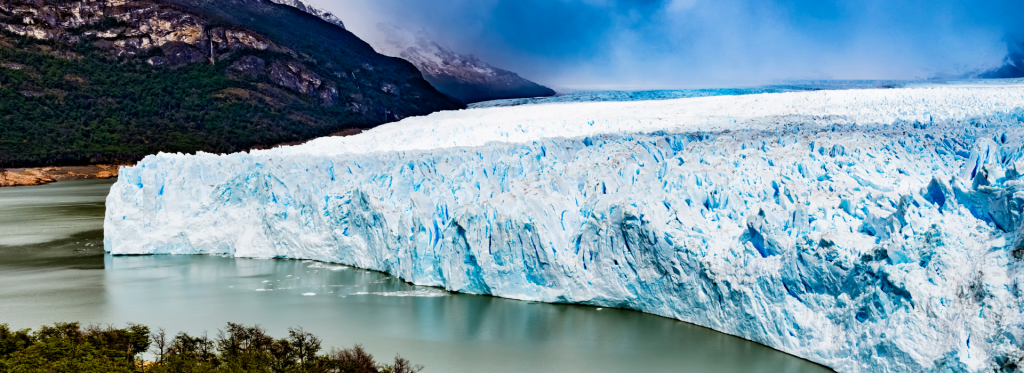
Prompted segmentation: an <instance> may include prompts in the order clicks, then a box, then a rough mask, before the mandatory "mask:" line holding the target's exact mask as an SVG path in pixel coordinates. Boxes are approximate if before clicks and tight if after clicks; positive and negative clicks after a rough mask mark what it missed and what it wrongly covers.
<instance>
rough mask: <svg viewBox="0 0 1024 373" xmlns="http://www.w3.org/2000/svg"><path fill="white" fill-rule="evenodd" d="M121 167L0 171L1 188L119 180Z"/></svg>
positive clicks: (72, 167)
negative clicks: (95, 180) (89, 180)
mask: <svg viewBox="0 0 1024 373" xmlns="http://www.w3.org/2000/svg"><path fill="white" fill-rule="evenodd" d="M120 167H121V165H109V164H98V165H89V166H67V167H31V168H11V169H7V170H4V171H0V187H15V186H33V185H46V184H51V183H56V182H60V181H69V180H88V179H113V178H117V175H118V172H119V169H120Z"/></svg>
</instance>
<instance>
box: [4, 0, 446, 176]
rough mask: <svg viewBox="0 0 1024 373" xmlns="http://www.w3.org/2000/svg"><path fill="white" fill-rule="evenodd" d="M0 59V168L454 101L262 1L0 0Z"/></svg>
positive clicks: (284, 133) (268, 135)
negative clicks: (1, 162) (0, 162)
mask: <svg viewBox="0 0 1024 373" xmlns="http://www.w3.org/2000/svg"><path fill="white" fill-rule="evenodd" d="M0 62H2V64H0V66H2V67H3V68H0V97H10V98H11V99H12V100H0V118H4V119H6V120H5V121H0V159H3V158H6V159H7V162H9V163H10V164H31V163H53V162H88V161H90V160H92V161H95V160H97V159H107V158H139V157H140V156H142V155H145V154H149V153H155V152H157V151H185V152H194V151H199V150H203V151H211V152H227V151H237V150H242V149H245V148H248V147H252V146H259V145H267V144H272V143H278V142H287V141H296V140H302V139H307V138H312V137H317V136H323V135H326V134H329V133H332V132H335V131H339V130H343V129H345V128H367V127H372V126H375V125H378V124H381V123H385V122H389V121H394V120H398V119H401V118H404V117H408V116H413V115H422V114H426V113H430V112H434V111H438V110H446V109H456V108H459V107H461V105H460V104H458V103H455V102H453V101H452V100H450V99H449V98H447V97H445V96H443V95H442V94H440V93H439V92H437V91H436V90H435V89H434V88H433V87H431V86H430V85H429V83H427V82H426V81H424V80H423V78H422V76H421V75H420V73H419V72H418V71H417V70H416V69H415V67H414V66H412V65H410V64H409V63H408V62H406V61H402V60H400V59H397V58H391V57H386V56H383V55H380V54H377V53H376V52H374V50H373V49H372V48H371V47H370V46H369V45H367V44H366V43H364V42H363V41H362V40H359V39H358V38H357V37H355V36H354V35H352V34H351V33H349V32H348V31H346V30H344V29H343V28H341V27H338V26H337V25H334V24H330V23H327V22H325V21H323V20H321V19H320V18H318V17H317V16H314V15H311V14H308V13H306V12H303V11H302V10H299V9H296V8H293V7H291V6H285V5H279V4H275V3H272V2H270V1H269V0H227V1H202V0H171V1H153V0H82V1H57V0H0ZM140 85H141V86H144V88H145V89H144V90H142V89H140V88H142V87H140ZM133 88H134V89H133ZM69 101H70V102H69ZM98 107H102V108H98ZM76 111H78V112H77V113H76ZM29 113H32V114H29ZM83 116H84V117H83ZM110 121H114V122H117V123H116V124H111V125H108V126H104V124H110V123H109V122H110ZM154 124H159V125H154ZM40 125H42V127H43V128H39V127H40ZM122 130H123V131H122ZM163 131H169V132H170V134H168V133H167V132H163ZM97 132H99V133H97ZM34 135H37V136H34ZM97 135H104V136H97ZM97 141H100V146H96V145H97Z"/></svg>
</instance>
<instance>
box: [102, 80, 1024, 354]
mask: <svg viewBox="0 0 1024 373" xmlns="http://www.w3.org/2000/svg"><path fill="white" fill-rule="evenodd" d="M1021 173H1024V86H1021V85H1014V84H1013V82H1009V83H1006V84H987V85H978V86H966V85H964V86H956V85H950V86H933V87H919V88H906V89H889V90H850V91H815V92H798V93H780V94H761V95H749V96H731V97H730V96H721V97H705V98H689V99H679V100H667V101H637V102H603V103H563V104H548V105H533V106H519V107H507V108H488V109H471V110H462V111H454V112H442V113H435V114H432V115H429V116H425V117H415V118H408V119H405V120H403V121H400V122H397V123H392V124H388V125H384V126H381V127H378V128H376V129H374V130H371V131H368V132H365V133H363V134H360V135H357V136H352V137H344V138H323V139H319V140H315V141H312V142H310V143H307V144H305V145H301V146H295V147H285V148H278V149H272V150H262V151H253V152H251V153H238V154H230V155H214V154H206V153H200V154H196V155H181V154H160V155H157V156H150V157H147V158H146V159H144V160H143V161H142V162H140V163H139V164H138V165H136V166H134V167H129V168H124V169H122V171H121V175H120V179H119V180H118V182H117V184H115V185H114V187H113V188H112V189H111V193H110V196H109V197H108V199H107V213H106V220H105V224H104V230H105V238H104V240H105V242H104V245H105V249H106V250H107V251H108V252H111V253H113V254H226V255H233V256H238V257H255V258H296V259H314V260H320V261H327V262H337V263H344V264H348V265H354V266H358V267H362V268H367V269H373V270H379V271H383V272H387V273H390V274H393V275H395V276H398V277H400V278H402V279H404V280H406V281H409V282H412V283H414V284H418V285H431V286H438V287H443V288H446V289H448V290H452V291H459V292H466V293H474V294H490V295H495V296H500V297H507V298H514V299H523V300H535V301H545V302H564V303H581V304H590V305H597V306H605V307H621V308H628V309H635V310H640V311H643V312H648V313H653V314H657V315H662V316H666V317H671V318H676V319H679V320H683V321H687V322H691V323H694V324H699V325H703V326H707V327H710V328H713V329H715V330H719V331H722V332H725V333H729V334H733V335H737V336H740V337H743V338H747V339H750V340H753V341H756V342H759V343H762V344H765V345H767V346H770V347H773V348H776V349H779V350H781V351H785V352H788V353H791V354H793V355H796V356H800V357H803V358H806V359H809V360H812V361H815V362H818V363H821V364H824V365H827V366H829V367H832V368H833V369H836V370H837V371H839V372H918V371H936V372H944V371H966V372H982V371H1000V370H1007V371H1012V370H1014V369H1019V366H1020V365H1022V364H1024V362H1022V361H1021V359H1022V358H1024V351H1022V344H1024V297H1022V296H1024V294H1022V292H1024V289H1022V287H1024V275H1022V274H1021V272H1022V269H1024V267H1022V264H1024V224H1022V221H1024V178H1022V177H1021Z"/></svg>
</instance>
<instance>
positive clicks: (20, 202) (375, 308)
mask: <svg viewBox="0 0 1024 373" xmlns="http://www.w3.org/2000/svg"><path fill="white" fill-rule="evenodd" d="M110 185H111V182H110V181H96V180H82V181H66V182H60V183H56V184H52V185H47V186H37V187H21V188H0V323H8V324H10V325H11V326H12V327H15V328H27V327H33V328H34V327H38V326H39V325H42V324H50V323H53V322H58V321H80V322H83V323H112V324H116V325H124V324H125V323H127V322H136V323H143V324H146V325H149V326H151V327H163V328H166V329H167V330H168V332H170V333H176V332H179V331H185V332H189V333H202V332H203V331H208V332H210V333H211V334H215V333H216V330H217V328H220V327H222V326H223V325H224V324H225V323H226V322H229V321H231V322H237V323H244V324H249V325H252V324H260V325H262V326H264V327H266V328H267V329H269V330H270V331H271V332H272V333H273V334H274V335H275V336H277V337H283V336H285V333H286V330H287V328H288V327H290V326H301V327H303V328H305V329H306V330H308V331H312V332H314V333H315V334H317V335H319V336H320V337H322V338H323V339H324V345H325V346H336V347H349V346H351V345H354V344H356V343H362V344H363V345H364V346H365V347H366V348H367V350H369V351H370V352H372V353H374V354H376V355H377V357H378V360H389V359H390V358H391V357H392V356H394V354H395V353H401V354H402V356H404V357H407V358H409V359H410V360H412V361H413V362H415V363H419V364H424V365H426V366H427V370H426V371H425V372H766V373H767V372H772V373H775V372H792V373H797V372H799V373H804V372H806V373H811V372H814V373H818V372H829V370H828V369H826V368H824V367H821V366H819V365H817V364H813V363H810V362H808V361H805V360H802V359H799V358H796V357H793V356H790V355H787V354H784V353H781V352H778V351H775V350H772V349H770V348H767V347H764V346H762V345H759V344H756V343H752V342H749V341H745V340H743V339H740V338H736V337H732V336H729V335H725V334H722V333H718V332H715V331H712V330H710V329H706V328H702V327H698V326H694V325H690V324H687V323H683V322H680V321H675V320H671V319H666V318H662V317H658V316H653V315H648V314H643V313H640V312H635V311H625V310H617V309H607V308H605V309H599V308H594V307H585V306H573V305H553V304H544V303H535V302H523V301H515V300H508V299H500V298H494V297H485V296H475V295H464V294H452V293H447V292H445V291H443V290H441V289H436V288H429V287H418V286H412V285H409V284H407V283H405V282H402V281H401V280H398V279H396V278H394V277H391V276H388V275H385V274H382V273H377V272H372V271H365V270H360V269H356V268H351V267H346V266H340V265H332V264H325V263H316V262H311V261H297V260H257V259H236V258H225V257H218V256H132V257H112V256H110V255H105V254H104V253H103V247H102V246H103V243H102V242H103V231H102V227H103V211H104V210H103V201H104V199H105V196H106V193H107V190H108V189H109V186H110Z"/></svg>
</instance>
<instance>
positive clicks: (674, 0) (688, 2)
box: [665, 0, 697, 12]
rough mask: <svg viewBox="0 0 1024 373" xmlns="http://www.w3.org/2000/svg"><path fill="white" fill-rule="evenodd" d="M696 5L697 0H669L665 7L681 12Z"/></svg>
mask: <svg viewBox="0 0 1024 373" xmlns="http://www.w3.org/2000/svg"><path fill="white" fill-rule="evenodd" d="M696 5H697V0H671V1H669V3H668V5H667V6H666V7H665V9H666V10H668V11H669V12H681V11H684V10H687V9H690V8H693V7H694V6H696Z"/></svg>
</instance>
